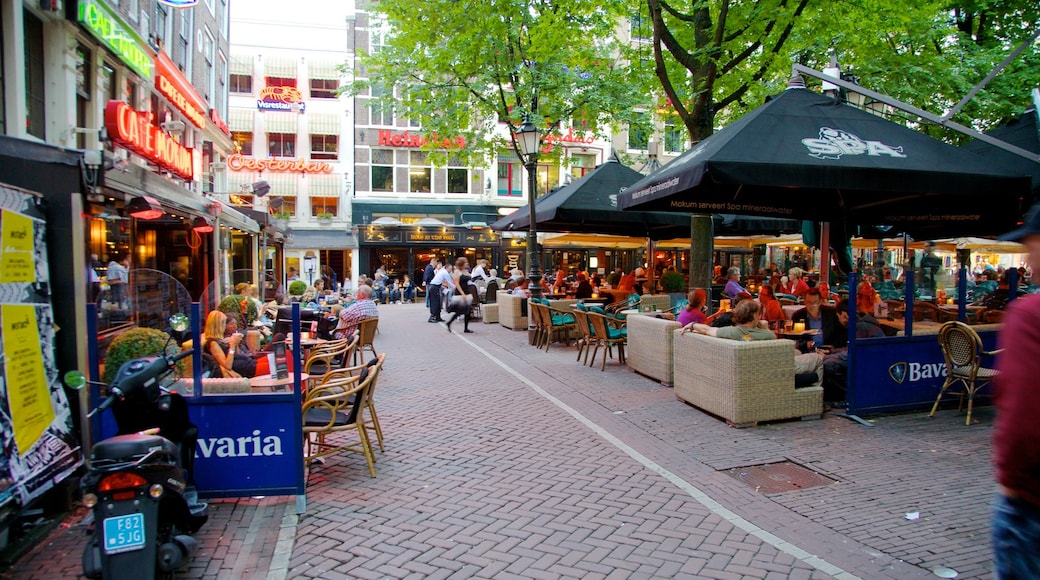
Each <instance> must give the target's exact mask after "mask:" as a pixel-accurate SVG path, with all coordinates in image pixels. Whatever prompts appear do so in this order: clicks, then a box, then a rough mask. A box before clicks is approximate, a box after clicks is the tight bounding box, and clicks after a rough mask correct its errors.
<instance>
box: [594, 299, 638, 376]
mask: <svg viewBox="0 0 1040 580" xmlns="http://www.w3.org/2000/svg"><path fill="white" fill-rule="evenodd" d="M586 316H588V318H589V324H590V327H591V332H592V335H591V339H592V345H593V349H592V361H591V362H589V366H592V365H594V364H596V354H597V353H598V352H599V347H600V346H602V347H603V361H602V362H601V363H600V368H599V370H601V371H602V370H604V369H606V368H607V356H610V357H611V358H614V346H617V347H618V362H620V363H621V364H625V342H626V340H627V338H628V337H627V336H626V333H625V332H624V328H623V327H624V323H623V322H620V321H617V320H615V319H613V318H607V317H606V316H604V315H602V314H598V313H596V312H589V313H587V314H586Z"/></svg>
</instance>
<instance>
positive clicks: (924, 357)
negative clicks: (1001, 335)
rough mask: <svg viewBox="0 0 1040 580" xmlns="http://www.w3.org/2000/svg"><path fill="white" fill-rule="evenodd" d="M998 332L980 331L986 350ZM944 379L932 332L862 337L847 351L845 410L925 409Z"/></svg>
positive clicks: (854, 412)
mask: <svg viewBox="0 0 1040 580" xmlns="http://www.w3.org/2000/svg"><path fill="white" fill-rule="evenodd" d="M996 335H997V333H996V332H983V333H980V337H981V338H982V344H983V347H984V348H985V350H993V349H994V348H995V344H996V340H997V339H996ZM983 364H984V365H985V364H992V361H985V360H984V361H983ZM945 380H946V363H945V361H944V360H943V355H942V350H941V349H940V348H939V341H938V338H937V336H936V335H935V334H925V335H919V336H899V337H895V336H893V337H886V338H869V339H860V340H857V341H856V343H855V346H854V347H853V352H852V353H850V362H849V389H848V393H847V395H846V403H847V409H848V410H847V412H848V413H849V414H850V415H869V414H877V413H885V412H891V411H906V410H917V409H928V408H931V406H932V404H933V403H935V397H937V396H938V395H939V390H940V389H941V388H942V384H943V382H944V381H945ZM987 389H988V388H987ZM986 392H987V390H984V391H983V393H986Z"/></svg>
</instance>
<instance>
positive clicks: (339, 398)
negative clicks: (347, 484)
mask: <svg viewBox="0 0 1040 580" xmlns="http://www.w3.org/2000/svg"><path fill="white" fill-rule="evenodd" d="M382 363H383V360H382V359H380V360H379V361H378V363H377V364H375V365H373V366H372V367H371V368H365V369H363V370H362V371H361V373H360V374H359V375H358V376H350V377H343V378H338V379H334V380H330V381H329V382H327V383H325V384H323V385H319V386H317V387H314V388H313V389H312V390H311V392H308V394H307V399H306V400H305V401H304V403H303V434H304V438H305V440H306V449H305V453H304V461H305V463H304V466H305V467H306V466H307V465H309V464H310V462H311V461H312V460H314V459H317V458H319V457H324V456H326V455H331V454H333V453H339V452H341V451H350V452H353V453H360V454H362V455H364V456H365V461H366V462H367V463H368V473H369V474H370V475H371V476H372V477H375V476H376V466H375V461H376V458H375V452H374V451H373V450H372V442H371V441H370V440H369V438H368V432H367V429H366V428H365V424H364V420H363V415H362V411H363V410H364V409H365V408H366V406H367V404H368V398H369V394H370V393H371V389H372V385H373V383H374V382H375V380H376V377H377V376H379V371H380V369H381V367H382ZM351 431H356V432H357V434H358V440H357V442H356V443H354V442H344V441H343V440H342V438H343V437H345V436H346V435H347V434H348V433H349V432H351ZM332 437H336V438H337V441H331V438H332Z"/></svg>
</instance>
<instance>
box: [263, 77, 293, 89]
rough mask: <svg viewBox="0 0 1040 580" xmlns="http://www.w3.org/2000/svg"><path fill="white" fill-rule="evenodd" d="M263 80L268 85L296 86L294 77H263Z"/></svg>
mask: <svg viewBox="0 0 1040 580" xmlns="http://www.w3.org/2000/svg"><path fill="white" fill-rule="evenodd" d="M264 82H266V83H267V86H269V87H292V88H294V89H295V88H296V79H294V78H292V77H264Z"/></svg>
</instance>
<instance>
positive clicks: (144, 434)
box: [65, 315, 208, 580]
mask: <svg viewBox="0 0 1040 580" xmlns="http://www.w3.org/2000/svg"><path fill="white" fill-rule="evenodd" d="M180 316H181V317H182V318H179V319H178V318H177V315H175V316H174V319H171V325H173V326H174V329H175V330H180V331H183V330H184V328H186V326H187V317H185V316H183V315H180ZM175 319H176V320H175ZM178 326H179V327H180V328H179V329H178V328H177V327H178ZM193 352H194V350H193V349H192V350H187V351H183V352H180V353H177V354H175V355H165V354H164V355H160V356H151V357H142V358H136V359H133V360H130V361H127V362H125V363H123V365H122V366H120V367H119V371H118V373H117V374H116V378H115V379H114V380H113V381H112V383H111V384H109V385H108V396H107V397H106V398H105V399H104V400H103V401H102V402H101V404H99V405H98V406H97V408H95V409H94V410H92V411H91V412H90V413H89V414H88V415H87V417H88V418H91V417H93V416H94V415H96V414H97V413H100V412H103V411H105V410H106V409H108V408H109V407H112V411H113V414H114V416H115V420H116V424H117V426H118V434H117V435H116V436H114V437H110V438H108V439H104V440H102V441H98V442H97V443H95V444H94V445H93V448H92V449H91V454H90V457H91V459H90V467H89V470H88V472H87V474H86V475H85V476H84V478H83V480H82V483H81V488H82V491H83V503H84V505H86V506H87V507H89V508H91V510H92V513H93V517H94V524H93V530H92V531H91V532H90V533H91V538H90V540H89V541H88V542H87V545H86V547H85V548H84V551H83V574H84V576H86V577H88V578H104V579H106V580H109V579H122V578H126V579H146V578H155V577H157V576H159V575H165V574H168V573H169V572H172V571H173V570H176V569H177V568H179V567H180V566H181V565H182V564H184V563H186V562H187V561H188V560H189V559H191V556H192V555H194V553H195V552H196V550H197V549H198V543H197V542H196V540H195V539H194V538H193V537H191V535H190V534H193V533H195V532H196V531H197V530H198V529H199V528H200V527H201V526H202V525H203V524H204V523H205V522H206V519H207V518H208V508H207V506H206V504H205V503H199V501H198V495H197V493H196V492H195V488H194V479H193V476H192V467H193V463H194V457H195V446H196V441H197V439H198V429H197V428H196V427H195V426H194V425H193V424H192V423H191V421H190V420H189V418H188V407H187V404H186V403H185V401H184V399H183V398H182V397H181V396H180V395H179V394H177V393H174V392H170V391H168V390H167V389H165V388H163V387H162V386H161V384H160V382H161V379H163V378H164V377H165V376H166V375H168V374H169V373H170V372H171V371H172V370H173V368H174V367H175V366H176V364H177V361H179V360H181V359H183V358H185V357H187V356H190V355H192V354H193ZM65 383H66V384H67V385H69V386H70V387H72V388H76V389H80V388H83V387H84V386H85V385H86V383H87V380H86V378H85V377H84V376H83V373H81V372H79V371H69V372H68V373H66V374H65Z"/></svg>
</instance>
